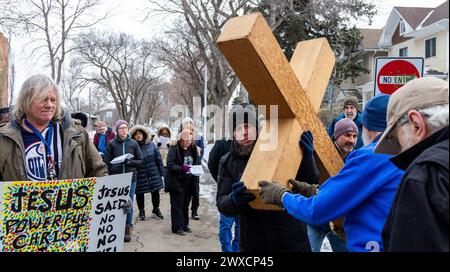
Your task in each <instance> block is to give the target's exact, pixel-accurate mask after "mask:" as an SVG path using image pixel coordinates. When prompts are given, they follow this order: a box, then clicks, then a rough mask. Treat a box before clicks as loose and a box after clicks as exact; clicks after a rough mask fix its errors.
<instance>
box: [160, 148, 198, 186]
mask: <svg viewBox="0 0 450 272" xmlns="http://www.w3.org/2000/svg"><path fill="white" fill-rule="evenodd" d="M189 149H190V151H191V155H192V158H193V159H194V163H193V164H194V165H199V164H200V160H199V156H198V152H197V147H196V146H191V147H189ZM183 152H184V150H183V149H182V148H181V146H180V144H177V145H174V146H171V147H170V149H169V154H168V155H167V170H166V173H165V176H164V181H165V191H166V192H169V191H177V192H183V191H184V190H185V188H186V186H187V185H188V183H189V182H196V184H198V183H199V178H198V177H197V176H194V175H191V174H185V173H184V172H183V164H184V155H183Z"/></svg>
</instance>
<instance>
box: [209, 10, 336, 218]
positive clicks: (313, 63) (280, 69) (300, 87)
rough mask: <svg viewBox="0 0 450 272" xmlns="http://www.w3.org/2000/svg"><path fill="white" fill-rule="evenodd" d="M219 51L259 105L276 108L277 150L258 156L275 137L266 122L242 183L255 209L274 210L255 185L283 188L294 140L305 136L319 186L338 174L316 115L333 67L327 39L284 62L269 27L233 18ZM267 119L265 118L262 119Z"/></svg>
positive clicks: (292, 171) (255, 19) (296, 153)
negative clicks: (305, 133)
mask: <svg viewBox="0 0 450 272" xmlns="http://www.w3.org/2000/svg"><path fill="white" fill-rule="evenodd" d="M217 43H218V46H219V48H220V50H221V51H222V53H223V54H224V56H225V57H226V59H227V60H228V62H229V63H230V65H231V67H232V68H233V70H234V71H235V73H236V74H237V76H238V77H239V79H240V80H241V82H242V83H243V84H244V86H245V88H246V89H247V91H248V92H249V93H250V95H251V97H252V98H253V100H254V101H255V102H256V103H257V104H258V105H278V118H279V120H278V145H277V147H276V149H275V150H273V151H263V150H262V149H261V148H260V147H261V145H262V144H264V143H263V141H262V140H261V139H267V137H270V136H271V135H274V134H275V133H276V131H275V130H274V129H270V122H269V120H267V121H266V122H265V124H264V126H263V128H262V130H261V132H260V135H259V138H258V140H257V142H256V145H255V149H254V150H253V152H252V155H251V156H250V160H249V162H248V164H247V167H246V168H245V171H244V174H243V176H242V180H243V181H244V183H245V184H246V186H247V188H248V189H249V191H250V192H252V193H254V194H255V195H256V196H257V198H256V200H255V201H253V202H252V203H250V206H252V207H253V208H255V209H264V210H278V209H279V208H278V207H276V206H274V205H266V204H264V203H263V202H262V200H261V199H260V198H259V190H258V181H260V180H269V181H277V182H279V183H280V184H282V185H283V186H286V187H287V186H288V180H289V179H290V178H295V176H296V173H297V170H298V167H299V164H300V162H301V159H302V151H301V148H300V146H299V139H300V136H301V134H302V133H303V131H306V130H310V131H311V132H312V133H313V136H314V147H315V152H316V159H317V162H318V166H319V170H320V174H321V180H326V179H327V178H328V177H330V176H333V175H335V174H337V173H338V172H339V170H340V169H341V168H342V166H343V161H342V159H341V157H340V156H339V154H338V152H337V150H336V148H335V146H334V144H333V142H332V141H331V139H330V137H329V136H328V133H327V131H326V129H325V127H324V126H323V125H322V123H321V121H320V119H319V118H318V116H317V113H318V111H319V108H320V104H321V101H322V99H323V95H324V93H325V89H326V86H327V85H328V81H329V79H330V75H331V73H332V70H333V66H334V63H335V57H334V54H333V52H332V51H331V48H330V46H329V44H328V42H327V40H326V39H324V38H321V39H315V40H309V41H305V42H301V43H299V45H298V46H297V48H296V50H295V53H294V56H293V57H292V60H291V63H289V62H288V60H287V59H286V57H285V55H284V54H283V51H282V50H281V48H280V46H279V44H278V42H277V40H276V38H275V37H274V35H273V34H272V31H271V29H270V27H269V25H268V24H267V23H266V21H265V20H264V17H263V16H262V15H261V14H260V13H254V14H250V15H246V16H241V17H236V18H233V19H231V20H230V21H228V22H227V24H226V25H225V27H224V30H223V32H222V34H221V35H220V37H219V39H218V41H217ZM266 117H267V118H270V115H269V114H267V113H266Z"/></svg>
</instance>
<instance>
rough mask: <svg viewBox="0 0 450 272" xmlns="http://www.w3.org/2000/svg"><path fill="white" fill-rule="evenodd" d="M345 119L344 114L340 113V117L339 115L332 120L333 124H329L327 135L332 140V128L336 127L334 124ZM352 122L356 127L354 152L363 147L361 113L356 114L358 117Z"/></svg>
mask: <svg viewBox="0 0 450 272" xmlns="http://www.w3.org/2000/svg"><path fill="white" fill-rule="evenodd" d="M343 118H345V114H344V113H342V114H341V115H339V116H338V117H337V118H336V119H334V120H333V122H331V124H330V126H329V127H328V135H329V136H330V137H331V138H333V134H334V127H335V125H336V123H337V122H338V121H339V120H341V119H343ZM353 122H355V124H356V126H357V127H358V140H357V141H356V145H355V150H356V149H359V148H361V147H363V145H364V144H363V141H362V126H363V124H362V113H360V112H358V115H357V116H356V119H355V120H353Z"/></svg>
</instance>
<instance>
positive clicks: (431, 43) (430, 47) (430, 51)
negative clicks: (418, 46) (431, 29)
mask: <svg viewBox="0 0 450 272" xmlns="http://www.w3.org/2000/svg"><path fill="white" fill-rule="evenodd" d="M434 56H436V37H435V38H431V39H428V40H425V58H431V57H434Z"/></svg>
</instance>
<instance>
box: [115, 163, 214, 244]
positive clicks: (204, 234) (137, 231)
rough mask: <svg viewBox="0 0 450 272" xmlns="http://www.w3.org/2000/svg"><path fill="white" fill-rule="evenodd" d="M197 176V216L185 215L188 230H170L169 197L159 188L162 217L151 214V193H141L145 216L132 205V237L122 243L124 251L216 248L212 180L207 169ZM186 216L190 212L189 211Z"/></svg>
mask: <svg viewBox="0 0 450 272" xmlns="http://www.w3.org/2000/svg"><path fill="white" fill-rule="evenodd" d="M203 168H204V171H205V175H204V176H203V177H201V179H200V207H199V210H198V212H199V216H200V220H198V221H196V220H192V218H189V226H190V228H191V229H192V233H187V234H186V235H185V236H180V235H176V234H173V233H172V231H171V229H170V198H169V194H168V193H165V192H164V191H163V190H162V191H160V194H161V204H160V209H161V212H162V214H163V215H164V219H163V220H160V219H156V218H151V211H152V202H151V195H150V194H146V195H145V212H146V215H147V218H146V220H144V221H142V220H138V219H137V215H138V208H137V206H136V204H135V207H134V221H133V223H134V231H133V235H132V240H131V242H129V243H125V247H124V251H126V252H218V251H220V242H219V236H218V233H219V229H218V226H219V212H218V211H217V208H216V206H215V197H216V188H217V186H216V183H215V182H214V180H213V179H212V177H211V175H210V174H209V172H208V170H207V169H205V167H203ZM189 216H190V213H189Z"/></svg>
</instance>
